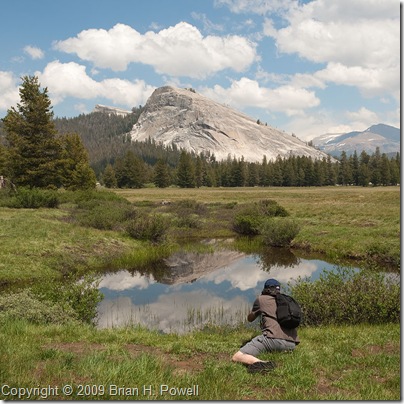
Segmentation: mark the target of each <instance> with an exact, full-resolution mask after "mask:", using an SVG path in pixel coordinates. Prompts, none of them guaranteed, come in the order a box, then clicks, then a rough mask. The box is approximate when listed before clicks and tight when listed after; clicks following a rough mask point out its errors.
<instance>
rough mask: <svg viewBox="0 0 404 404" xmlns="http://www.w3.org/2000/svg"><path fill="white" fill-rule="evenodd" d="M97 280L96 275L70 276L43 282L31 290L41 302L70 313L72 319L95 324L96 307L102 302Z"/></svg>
mask: <svg viewBox="0 0 404 404" xmlns="http://www.w3.org/2000/svg"><path fill="white" fill-rule="evenodd" d="M99 280H100V278H99V277H98V276H97V275H92V274H86V275H84V276H82V277H79V275H76V274H70V275H68V276H66V277H65V278H64V279H63V280H62V281H59V282H55V281H45V282H42V283H41V284H37V285H35V286H33V287H32V288H31V289H32V293H33V294H34V296H35V297H36V298H37V299H39V300H40V301H41V302H47V304H49V303H50V305H51V306H58V307H59V308H63V310H64V311H67V312H69V313H70V312H72V313H74V317H75V318H76V319H77V320H79V321H81V322H83V323H87V324H95V322H96V317H97V305H98V303H99V302H100V301H101V300H102V294H101V292H100V291H99V289H98V285H99Z"/></svg>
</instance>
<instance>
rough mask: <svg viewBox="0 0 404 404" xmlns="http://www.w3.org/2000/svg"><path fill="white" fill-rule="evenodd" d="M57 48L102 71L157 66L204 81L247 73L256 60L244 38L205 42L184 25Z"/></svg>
mask: <svg viewBox="0 0 404 404" xmlns="http://www.w3.org/2000/svg"><path fill="white" fill-rule="evenodd" d="M54 47H55V48H56V49H58V50H60V51H63V52H67V53H75V54H77V55H78V56H79V57H80V58H81V59H83V60H86V61H91V62H92V63H94V65H95V66H96V67H98V68H110V69H112V70H114V71H123V70H126V68H127V67H128V65H129V64H130V63H143V64H147V65H150V66H152V67H153V68H154V69H155V70H156V72H158V73H161V74H167V75H170V76H186V77H192V78H198V79H202V78H205V77H207V76H210V75H212V74H214V73H216V72H219V71H221V70H224V69H233V70H235V71H237V72H242V71H244V70H245V69H247V68H248V67H249V66H250V65H251V64H252V63H253V62H254V61H255V59H256V50H255V47H256V45H255V44H254V43H252V42H250V41H248V40H247V39H246V38H243V37H241V36H236V35H233V36H226V37H220V36H206V37H203V36H202V34H201V33H200V31H199V30H198V29H197V28H196V27H194V26H192V25H190V24H188V23H185V22H180V23H178V24H177V25H175V26H173V27H169V28H167V29H163V30H161V31H159V32H157V33H156V32H153V31H149V32H146V33H145V34H140V33H139V32H137V31H136V30H135V29H133V28H131V27H129V26H128V25H124V24H117V25H115V26H114V27H113V28H111V29H110V30H109V31H106V30H103V29H89V30H85V31H82V32H80V33H79V34H78V35H77V37H75V38H69V39H66V40H64V41H58V42H56V43H55V44H54Z"/></svg>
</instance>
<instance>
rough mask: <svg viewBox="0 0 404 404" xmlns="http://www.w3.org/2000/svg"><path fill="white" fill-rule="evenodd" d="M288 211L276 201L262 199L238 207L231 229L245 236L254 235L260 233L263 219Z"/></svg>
mask: <svg viewBox="0 0 404 404" xmlns="http://www.w3.org/2000/svg"><path fill="white" fill-rule="evenodd" d="M288 215H289V213H288V212H287V211H286V209H285V208H283V207H282V206H280V205H279V204H278V202H276V201H274V200H272V199H263V200H260V201H258V202H254V203H252V204H247V205H245V206H242V207H240V209H239V210H238V211H237V213H236V214H235V216H234V220H233V229H234V231H235V232H237V233H239V234H242V235H245V236H255V235H258V234H260V233H261V227H262V224H263V223H264V221H265V220H266V219H267V218H269V217H278V216H281V217H284V216H288Z"/></svg>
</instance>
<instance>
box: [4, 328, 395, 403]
mask: <svg viewBox="0 0 404 404" xmlns="http://www.w3.org/2000/svg"><path fill="white" fill-rule="evenodd" d="M1 325H2V327H1V331H0V356H1V358H2V369H1V377H2V381H3V383H7V384H8V385H9V386H10V387H35V386H38V385H40V386H47V385H52V386H59V387H60V388H61V386H62V385H65V384H67V383H70V384H72V385H73V386H76V389H75V393H74V394H73V395H72V396H70V397H68V399H73V400H78V399H80V400H81V399H90V400H94V399H98V400H100V399H101V400H117V399H119V400H122V399H126V400H149V399H154V400H156V399H157V400H178V399H190V400H200V401H204V400H275V401H277V400H278V401H282V400H287V401H296V400H399V399H400V326H399V324H395V325H390V326H387V327H386V326H377V325H373V326H370V325H360V326H332V325H330V326H327V327H318V328H310V327H304V328H301V329H300V332H299V335H300V339H301V341H302V342H301V344H300V345H299V346H298V347H297V348H296V349H295V351H294V352H293V353H291V354H285V353H276V354H272V355H270V354H266V355H263V356H262V358H263V359H270V360H274V361H275V362H276V363H277V367H276V369H275V370H274V371H272V373H271V374H269V375H250V374H248V373H247V372H246V369H245V368H244V366H242V365H240V364H236V363H232V362H231V356H232V354H233V353H234V352H235V351H237V350H238V348H239V346H240V344H241V343H242V342H243V340H246V339H249V338H251V337H252V336H253V333H252V330H251V329H247V328H244V327H238V328H229V327H226V328H223V327H222V328H220V327H210V328H207V329H205V330H201V331H195V332H192V333H190V334H186V335H175V334H168V335H164V336H162V335H160V334H158V333H156V332H152V331H147V330H144V329H141V328H138V327H134V328H123V329H114V330H96V329H94V328H91V327H89V326H75V327H70V326H68V325H65V326H52V325H51V326H46V327H45V326H40V325H32V324H28V323H26V322H24V321H19V320H12V321H11V320H8V321H7V320H6V321H3V322H2V324H1ZM83 384H85V385H91V386H93V385H95V386H102V388H103V389H104V394H98V393H99V392H100V390H98V392H97V394H94V395H91V394H90V395H88V396H86V397H82V396H78V395H77V386H78V385H83ZM165 384H167V385H170V386H172V387H192V386H193V385H198V390H199V395H198V396H197V397H192V396H190V397H179V396H171V395H168V394H165V395H162V396H161V395H158V392H159V390H158V389H159V386H160V385H165ZM111 385H117V386H127V387H129V386H131V387H139V395H138V396H116V395H115V396H114V395H113V394H111V392H110V390H109V387H110V386H111ZM150 385H151V386H152V390H153V393H155V395H151V396H150V395H148V394H140V393H142V392H141V391H140V389H141V388H142V387H143V386H150ZM146 393H147V392H146ZM7 398H9V397H5V396H4V395H3V396H0V399H7ZM36 398H37V399H38V397H36ZM66 398H67V397H61V396H59V397H48V399H66Z"/></svg>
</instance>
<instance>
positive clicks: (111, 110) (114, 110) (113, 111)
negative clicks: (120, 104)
mask: <svg viewBox="0 0 404 404" xmlns="http://www.w3.org/2000/svg"><path fill="white" fill-rule="evenodd" d="M93 112H102V113H103V114H109V115H111V114H114V115H119V116H126V115H129V114H131V113H132V112H131V111H126V110H124V109H120V108H115V107H107V106H106V105H100V104H97V105H96V106H95V107H94V111H93Z"/></svg>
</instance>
